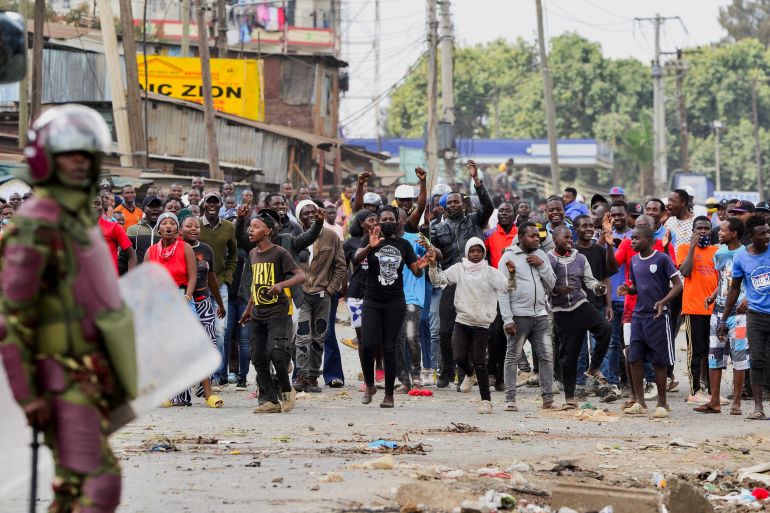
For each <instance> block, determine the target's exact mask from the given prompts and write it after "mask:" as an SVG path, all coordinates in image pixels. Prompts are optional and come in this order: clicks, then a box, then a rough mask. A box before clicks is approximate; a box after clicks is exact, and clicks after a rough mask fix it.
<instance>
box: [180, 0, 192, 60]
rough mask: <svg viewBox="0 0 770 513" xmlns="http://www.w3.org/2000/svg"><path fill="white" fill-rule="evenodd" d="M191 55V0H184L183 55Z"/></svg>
mask: <svg viewBox="0 0 770 513" xmlns="http://www.w3.org/2000/svg"><path fill="white" fill-rule="evenodd" d="M189 56H190V0H182V57H189Z"/></svg>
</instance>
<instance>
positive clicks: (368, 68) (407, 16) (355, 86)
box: [340, 0, 730, 138]
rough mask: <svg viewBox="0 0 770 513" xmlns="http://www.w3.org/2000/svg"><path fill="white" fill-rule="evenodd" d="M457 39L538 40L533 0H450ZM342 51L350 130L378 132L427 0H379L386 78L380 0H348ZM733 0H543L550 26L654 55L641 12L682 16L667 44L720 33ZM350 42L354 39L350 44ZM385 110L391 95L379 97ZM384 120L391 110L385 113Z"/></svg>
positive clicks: (419, 47) (665, 34) (421, 32)
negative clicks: (722, 10)
mask: <svg viewBox="0 0 770 513" xmlns="http://www.w3.org/2000/svg"><path fill="white" fill-rule="evenodd" d="M451 2H452V21H453V23H454V28H455V38H456V44H458V45H474V44H477V43H484V42H487V41H491V40H494V39H497V38H501V37H502V38H506V39H509V40H515V39H516V38H517V37H522V38H524V39H526V40H528V41H532V42H535V41H536V40H537V20H536V18H535V1H534V0H451ZM342 3H343V7H342V8H343V22H342V26H343V31H342V37H343V49H342V52H343V55H342V58H343V59H344V60H346V61H347V62H348V63H349V64H350V68H349V73H350V91H349V92H348V98H343V100H342V104H341V107H340V122H341V126H342V129H343V131H344V134H345V136H346V137H348V138H350V137H374V136H375V112H374V108H373V107H372V100H371V98H372V97H375V96H378V95H381V94H382V93H383V92H385V91H387V90H388V89H389V88H390V87H391V86H393V84H395V83H396V82H397V81H398V80H399V79H400V78H402V77H403V76H404V74H405V73H406V72H407V70H408V69H409V66H410V65H411V64H413V63H414V62H415V60H416V59H417V58H418V57H419V56H420V55H421V54H422V52H424V51H425V48H426V43H425V40H426V39H425V14H426V13H425V10H426V4H427V1H426V0H380V20H381V38H380V83H379V87H378V88H375V85H374V53H373V51H372V38H373V35H374V18H375V15H374V4H375V0H342ZM729 3H730V0H676V1H672V0H645V1H644V2H639V1H636V0H543V4H544V8H545V23H546V34H547V36H549V37H553V36H557V35H559V34H562V33H564V32H569V31H572V32H577V33H579V34H581V35H582V36H584V37H586V38H588V39H589V40H591V41H596V42H599V43H600V44H601V45H602V49H603V51H604V55H605V56H608V57H617V58H620V57H635V58H637V59H639V60H641V61H643V62H648V61H650V59H651V58H652V55H653V49H654V29H653V25H652V24H651V23H649V22H635V21H634V18H635V17H639V18H644V17H653V16H655V13H660V15H661V16H670V17H673V16H679V17H680V18H681V23H680V21H679V20H668V21H667V22H666V23H665V25H664V28H663V30H662V33H661V47H662V48H661V49H662V51H673V50H675V49H676V48H682V47H688V46H697V45H702V44H708V43H711V42H716V41H719V40H720V39H722V38H724V37H725V36H726V33H725V32H724V30H722V28H721V27H720V26H719V23H718V22H717V16H718V14H719V7H720V6H724V5H727V4H729ZM348 43H349V44H348ZM378 105H379V108H380V110H381V112H384V110H385V109H386V108H387V100H384V101H381V102H380V103H379V104H378ZM383 123H384V114H383Z"/></svg>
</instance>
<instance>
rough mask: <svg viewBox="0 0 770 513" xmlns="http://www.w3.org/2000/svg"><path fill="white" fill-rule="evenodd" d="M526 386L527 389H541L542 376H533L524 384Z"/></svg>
mask: <svg viewBox="0 0 770 513" xmlns="http://www.w3.org/2000/svg"><path fill="white" fill-rule="evenodd" d="M524 385H526V386H527V387H530V388H531V387H539V386H540V376H538V375H537V374H533V375H531V376H530V377H528V378H527V380H526V381H525V382H524Z"/></svg>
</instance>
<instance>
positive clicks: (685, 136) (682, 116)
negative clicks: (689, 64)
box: [676, 48, 690, 171]
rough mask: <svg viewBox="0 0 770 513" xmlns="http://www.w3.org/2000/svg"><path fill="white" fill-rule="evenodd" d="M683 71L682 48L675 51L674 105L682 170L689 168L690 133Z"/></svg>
mask: <svg viewBox="0 0 770 513" xmlns="http://www.w3.org/2000/svg"><path fill="white" fill-rule="evenodd" d="M684 71H685V64H684V61H682V49H681V48H680V49H677V51H676V106H677V112H678V113H679V138H680V146H681V147H682V150H681V151H682V156H681V159H682V165H681V166H680V167H681V168H682V170H684V171H689V170H690V149H689V138H690V134H689V133H688V131H687V106H686V105H685V98H684V88H683V84H684Z"/></svg>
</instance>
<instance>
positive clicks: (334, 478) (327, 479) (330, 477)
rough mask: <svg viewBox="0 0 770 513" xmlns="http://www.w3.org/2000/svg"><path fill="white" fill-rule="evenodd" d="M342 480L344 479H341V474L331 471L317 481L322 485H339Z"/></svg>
mask: <svg viewBox="0 0 770 513" xmlns="http://www.w3.org/2000/svg"><path fill="white" fill-rule="evenodd" d="M344 480H345V478H344V477H343V475H342V473H340V472H334V471H331V470H330V471H329V472H327V473H326V475H324V476H322V477H321V479H319V481H321V482H322V483H341V482H342V481H344Z"/></svg>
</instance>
